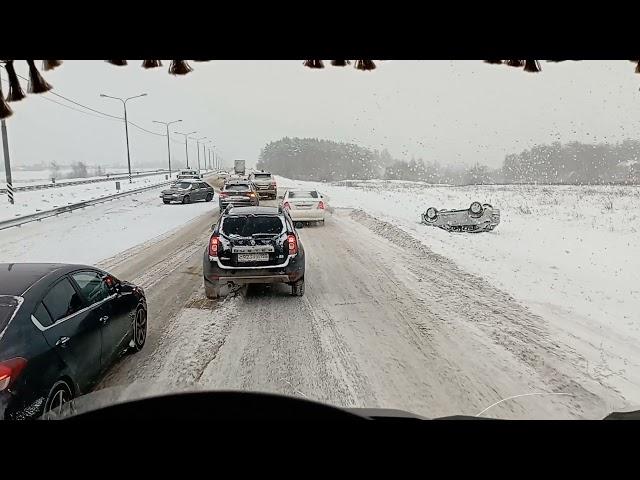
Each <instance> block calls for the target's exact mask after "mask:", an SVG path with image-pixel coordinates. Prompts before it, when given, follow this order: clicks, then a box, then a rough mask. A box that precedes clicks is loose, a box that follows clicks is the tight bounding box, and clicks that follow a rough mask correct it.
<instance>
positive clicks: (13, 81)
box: [4, 60, 27, 102]
mask: <svg viewBox="0 0 640 480" xmlns="http://www.w3.org/2000/svg"><path fill="white" fill-rule="evenodd" d="M4 67H5V69H6V70H7V75H9V94H8V95H7V102H17V101H19V100H22V99H23V98H24V97H26V96H27V95H25V93H24V91H23V90H22V86H21V85H20V80H19V79H18V75H17V74H16V69H15V68H14V66H13V60H9V61H8V62H7V63H5V65H4Z"/></svg>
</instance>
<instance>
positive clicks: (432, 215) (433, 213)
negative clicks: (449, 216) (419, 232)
mask: <svg viewBox="0 0 640 480" xmlns="http://www.w3.org/2000/svg"><path fill="white" fill-rule="evenodd" d="M436 218H438V210H437V209H435V208H433V207H429V208H428V209H427V211H426V212H425V213H423V214H422V220H423V221H424V222H434V221H435V220H436Z"/></svg>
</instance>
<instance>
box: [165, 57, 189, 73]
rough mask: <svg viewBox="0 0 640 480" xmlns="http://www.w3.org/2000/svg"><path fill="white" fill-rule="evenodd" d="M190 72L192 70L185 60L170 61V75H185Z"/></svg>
mask: <svg viewBox="0 0 640 480" xmlns="http://www.w3.org/2000/svg"><path fill="white" fill-rule="evenodd" d="M192 71H193V68H191V67H190V66H189V64H188V63H187V61H186V60H171V66H170V67H169V73H170V74H171V75H186V74H187V73H189V72H192Z"/></svg>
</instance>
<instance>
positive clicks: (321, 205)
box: [318, 200, 324, 210]
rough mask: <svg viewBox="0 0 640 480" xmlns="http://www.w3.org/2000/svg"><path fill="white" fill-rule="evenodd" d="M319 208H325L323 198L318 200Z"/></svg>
mask: <svg viewBox="0 0 640 480" xmlns="http://www.w3.org/2000/svg"><path fill="white" fill-rule="evenodd" d="M318 208H319V209H321V210H324V202H323V201H322V200H320V201H319V202H318Z"/></svg>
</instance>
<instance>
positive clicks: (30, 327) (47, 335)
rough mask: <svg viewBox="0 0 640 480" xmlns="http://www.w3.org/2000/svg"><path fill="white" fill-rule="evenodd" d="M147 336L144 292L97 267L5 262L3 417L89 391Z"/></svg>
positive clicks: (0, 330)
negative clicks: (118, 360)
mask: <svg viewBox="0 0 640 480" xmlns="http://www.w3.org/2000/svg"><path fill="white" fill-rule="evenodd" d="M146 337H147V302H146V298H145V294H144V291H143V290H142V289H141V288H140V287H137V286H136V285H133V284H132V283H129V282H125V281H121V280H118V279H117V278H115V277H114V276H113V275H110V274H108V273H107V272H104V271H102V270H100V269H98V268H95V267H91V266H85V265H66V264H54V263H0V418H4V419H16V420H20V419H27V418H37V417H40V416H41V415H42V414H43V413H46V412H49V411H52V410H55V409H56V408H58V407H60V406H61V405H62V403H64V402H66V401H68V400H69V399H71V398H73V397H76V396H78V395H82V394H84V393H87V392H88V391H89V390H90V389H91V388H92V387H93V386H94V385H95V384H96V383H97V382H98V380H99V379H100V378H101V376H102V374H103V373H105V371H106V370H107V369H108V368H109V366H111V365H112V364H113V363H114V362H115V361H116V360H117V359H118V358H119V357H120V356H121V355H122V354H123V353H124V352H126V351H131V352H137V351H139V350H141V349H142V348H143V346H144V344H145V340H146Z"/></svg>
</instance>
